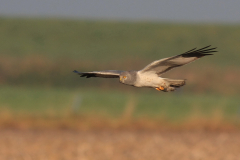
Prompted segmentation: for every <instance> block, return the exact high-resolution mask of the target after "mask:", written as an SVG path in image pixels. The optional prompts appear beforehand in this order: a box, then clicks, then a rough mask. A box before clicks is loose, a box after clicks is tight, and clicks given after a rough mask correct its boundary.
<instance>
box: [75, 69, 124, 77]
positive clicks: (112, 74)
mask: <svg viewBox="0 0 240 160" xmlns="http://www.w3.org/2000/svg"><path fill="white" fill-rule="evenodd" d="M73 72H74V73H77V74H79V75H80V77H86V78H90V77H102V78H118V77H119V75H120V73H121V72H123V71H117V70H107V71H92V72H78V71H76V70H74V71H73Z"/></svg>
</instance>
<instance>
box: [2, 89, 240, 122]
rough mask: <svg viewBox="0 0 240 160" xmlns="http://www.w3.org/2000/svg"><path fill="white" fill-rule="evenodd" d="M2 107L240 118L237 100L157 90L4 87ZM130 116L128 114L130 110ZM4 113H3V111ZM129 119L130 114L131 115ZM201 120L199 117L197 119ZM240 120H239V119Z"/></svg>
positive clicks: (60, 113)
mask: <svg viewBox="0 0 240 160" xmlns="http://www.w3.org/2000/svg"><path fill="white" fill-rule="evenodd" d="M0 102H1V104H0V107H1V110H2V111H6V110H7V111H8V112H10V113H11V114H13V115H15V114H16V115H19V114H20V115H21V114H22V115H39V116H46V115H49V116H53V117H54V116H60V117H64V116H66V115H69V114H74V115H78V116H94V115H98V116H103V117H110V118H115V119H119V118H120V119H121V118H123V117H124V116H125V114H130V118H133V119H135V118H148V119H167V120H170V121H184V120H188V119H189V118H191V116H192V115H196V114H197V115H196V116H201V117H200V118H207V119H209V118H210V119H211V116H214V114H216V113H220V114H221V116H222V117H221V118H222V119H224V120H230V121H233V120H236V119H238V118H239V116H240V115H239V114H240V113H239V111H240V103H239V100H238V97H237V96H236V97H233V96H231V97H230V96H229V97H227V96H221V95H211V94H204V95H203V94H202V95H201V94H200V95H192V94H184V93H181V92H176V93H162V92H157V91H149V90H146V92H143V91H140V92H130V93H129V92H124V91H118V90H105V91H103V90H101V89H90V90H89V89H86V88H83V89H81V90H80V89H74V90H70V89H60V88H22V87H11V86H2V87H1V89H0ZM129 107H132V108H131V110H132V111H131V113H126V112H127V110H128V108H129ZM3 113H4V112H3ZM128 116H129V115H128ZM195 118H199V117H195ZM238 120H239V119H238Z"/></svg>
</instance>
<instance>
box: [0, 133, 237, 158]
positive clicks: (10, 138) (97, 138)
mask: <svg viewBox="0 0 240 160" xmlns="http://www.w3.org/2000/svg"><path fill="white" fill-rule="evenodd" d="M0 159H1V160H40V159H41V160H42V159H44V160H96V159H97V160H123V159H124V160H128V159H129V160H134V159H136V160H147V159H149V160H150V159H151V160H155V159H156V160H160V159H163V160H168V159H169V160H200V159H204V160H208V159H209V160H221V159H222V160H228V159H229V160H239V159H240V132H239V131H227V130H225V131H206V130H205V131H204V130H202V131H201V130H199V131H196V130H195V131H147V130H124V129H123V130H88V131H79V130H70V129H65V130H63V129H56V130H21V129H15V130H14V129H2V130H1V131H0Z"/></svg>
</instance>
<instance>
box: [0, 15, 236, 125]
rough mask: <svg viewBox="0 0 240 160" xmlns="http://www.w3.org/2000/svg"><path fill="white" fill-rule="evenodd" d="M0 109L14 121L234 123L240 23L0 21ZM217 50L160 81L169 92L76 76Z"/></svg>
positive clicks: (1, 19)
mask: <svg viewBox="0 0 240 160" xmlns="http://www.w3.org/2000/svg"><path fill="white" fill-rule="evenodd" d="M0 36H1V39H0V86H1V87H0V110H1V115H2V117H4V115H11V116H12V117H15V116H24V115H25V116H27V115H30V116H40V117H41V116H43V117H44V116H47V117H49V116H50V117H66V116H69V115H70V116H71V115H74V116H78V117H82V116H89V117H95V116H101V117H110V118H112V119H124V118H127V119H129V118H133V119H142V118H147V119H154V120H157V121H174V122H180V121H181V122H183V121H194V120H202V119H205V120H209V121H219V122H222V121H226V122H230V123H234V124H239V114H240V101H239V94H240V83H239V79H240V74H239V73H240V63H239V59H240V54H239V51H240V45H239V44H240V25H221V24H204V25H201V24H171V23H168V24H167V23H154V22H114V21H87V20H85V21H83V20H82V21H80V20H79V21H74V20H58V19H14V18H12V19H7V18H0ZM207 45H212V46H213V47H218V48H217V50H218V51H219V52H217V53H215V55H214V56H209V57H206V58H203V59H201V60H199V61H197V62H195V63H191V64H190V65H187V66H184V67H181V68H179V69H176V70H173V71H171V72H170V73H168V74H166V75H164V76H166V77H171V78H186V79H187V85H186V86H184V87H183V88H182V89H180V90H179V91H176V92H174V93H163V92H157V91H155V90H154V89H148V88H142V89H140V88H133V87H129V86H125V85H122V84H119V83H118V80H116V79H115V80H112V79H101V78H96V79H94V78H91V79H85V78H79V77H78V76H77V75H74V74H73V73H72V71H73V70H75V69H77V70H81V71H90V70H106V69H113V70H114V69H116V70H128V69H131V70H137V69H141V68H143V67H144V66H145V65H147V64H148V63H150V62H152V61H154V60H156V59H160V58H164V57H168V56H173V55H176V54H180V53H183V52H185V51H188V50H190V49H192V48H194V47H198V48H200V47H204V46H207Z"/></svg>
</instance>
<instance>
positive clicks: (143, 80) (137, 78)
mask: <svg viewBox="0 0 240 160" xmlns="http://www.w3.org/2000/svg"><path fill="white" fill-rule="evenodd" d="M215 49H216V48H210V46H207V47H204V48H201V49H196V48H194V49H191V50H189V51H187V52H185V53H183V54H180V55H177V56H173V57H168V58H163V59H160V60H156V61H154V62H152V63H150V64H149V65H147V66H146V67H145V68H143V69H142V70H139V71H119V70H105V71H92V72H78V71H76V70H74V71H73V72H74V73H77V74H79V75H80V76H81V77H87V78H90V77H102V78H119V79H120V82H121V83H123V84H127V85H131V86H135V87H152V88H155V89H156V90H158V91H164V92H169V91H174V90H175V88H178V87H181V86H183V85H185V83H186V82H185V80H184V79H169V78H162V77H160V76H161V75H162V74H164V73H166V72H167V71H169V70H171V69H172V68H175V67H180V66H183V65H185V64H188V63H190V62H193V61H195V60H197V59H199V58H201V57H204V56H208V55H212V54H210V53H213V52H217V51H216V50H215Z"/></svg>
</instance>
